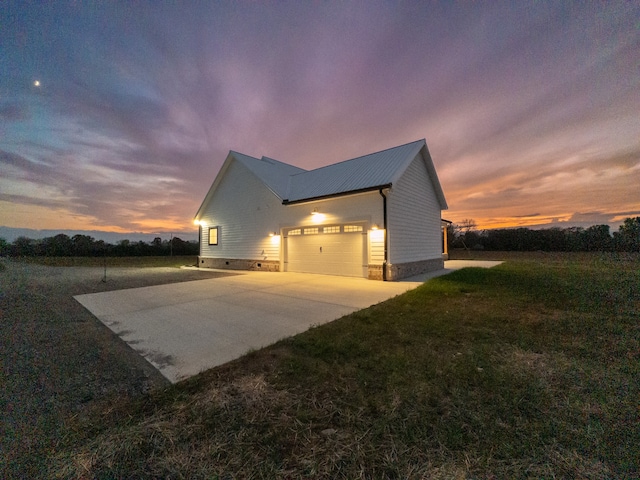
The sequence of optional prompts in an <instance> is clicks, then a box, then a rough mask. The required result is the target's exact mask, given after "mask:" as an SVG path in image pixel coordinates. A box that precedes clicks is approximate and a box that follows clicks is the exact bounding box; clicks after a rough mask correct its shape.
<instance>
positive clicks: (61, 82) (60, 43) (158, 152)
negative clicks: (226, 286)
mask: <svg viewBox="0 0 640 480" xmlns="http://www.w3.org/2000/svg"><path fill="white" fill-rule="evenodd" d="M176 3H177V5H176ZM639 19H640V4H639V3H638V2H614V1H611V2H566V1H558V2H527V1H522V2H474V3H471V2H457V3H453V2H442V3H438V2H375V1H366V2H364V1H363V2H300V1H295V2H290V3H289V2H279V1H278V2H273V1H271V2H246V3H245V2H239V3H237V2H228V3H227V2H204V1H203V2H156V1H150V2H82V1H62V0H60V1H56V2H23V1H17V0H9V1H5V2H2V3H0V65H1V67H0V225H4V226H9V227H27V228H37V229H86V230H111V231H121V232H129V231H150V232H158V231H190V230H193V229H194V226H193V224H192V219H193V215H194V214H195V212H196V210H197V209H198V207H199V205H200V202H201V201H202V198H203V197H204V195H205V193H206V191H207V190H208V188H209V186H210V185H211V183H212V181H213V179H214V177H215V175H216V173H217V172H218V170H219V168H220V166H221V165H222V163H223V161H224V159H225V157H226V155H227V153H228V151H229V150H237V151H240V152H242V153H245V154H248V155H252V156H256V157H261V156H262V155H265V156H268V157H271V158H276V159H278V160H281V161H284V162H287V163H291V164H293V165H296V166H299V167H302V168H306V169H312V168H317V167H320V166H324V165H327V164H330V163H335V162H337V161H341V160H345V159H348V158H353V157H356V156H360V155H363V154H366V153H371V152H375V151H379V150H382V149H385V148H388V147H393V146H396V145H400V144H403V143H407V142H410V141H413V140H418V139H421V138H425V139H426V140H427V145H428V146H429V150H430V152H431V155H432V157H433V159H434V163H435V165H436V169H437V171H438V174H439V177H440V182H441V183H442V186H443V188H444V191H445V195H446V197H447V200H448V203H449V211H446V212H443V216H444V217H445V218H448V219H450V220H453V221H454V222H455V221H461V220H463V219H467V218H472V219H475V220H476V222H477V224H478V226H479V227H481V228H494V227H500V226H514V225H540V224H547V223H555V222H570V223H573V224H575V223H577V222H584V224H585V225H591V224H596V223H598V224H599V223H610V224H612V225H614V227H615V225H616V222H619V221H620V220H621V219H623V218H625V217H627V216H637V215H640V113H639V112H640V20H639ZM568 224H569V223H566V224H565V225H568ZM559 225H560V226H562V224H559Z"/></svg>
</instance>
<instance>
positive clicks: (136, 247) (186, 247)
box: [0, 233, 200, 257]
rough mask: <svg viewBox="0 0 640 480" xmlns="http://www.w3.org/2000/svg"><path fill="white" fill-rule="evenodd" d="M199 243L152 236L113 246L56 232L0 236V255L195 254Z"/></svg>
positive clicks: (89, 237)
mask: <svg viewBox="0 0 640 480" xmlns="http://www.w3.org/2000/svg"><path fill="white" fill-rule="evenodd" d="M199 250H200V244H199V243H198V242H195V241H184V240H182V239H180V238H178V237H173V238H171V239H170V240H162V239H161V238H160V237H156V238H154V239H153V240H152V241H151V242H143V241H138V242H131V241H129V240H120V241H119V242H117V243H116V244H115V245H113V244H110V243H106V242H105V241H104V240H96V239H95V238H93V237H91V236H89V235H74V236H73V237H69V236H68V235H65V234H64V233H60V234H58V235H55V236H53V237H46V238H42V239H37V240H34V239H31V238H27V237H18V238H16V239H15V240H14V241H13V242H12V243H8V242H7V241H6V240H4V239H2V238H0V255H2V256H9V257H35V256H47V257H98V256H99V257H102V256H107V257H140V256H154V255H156V256H169V255H198V253H199Z"/></svg>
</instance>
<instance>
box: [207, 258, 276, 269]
mask: <svg viewBox="0 0 640 480" xmlns="http://www.w3.org/2000/svg"><path fill="white" fill-rule="evenodd" d="M198 266H199V267H202V268H220V269H223V270H254V271H264V272H279V271H280V262H279V261H273V260H247V259H240V258H209V257H198Z"/></svg>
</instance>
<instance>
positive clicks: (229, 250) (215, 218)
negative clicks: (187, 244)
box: [200, 162, 283, 261]
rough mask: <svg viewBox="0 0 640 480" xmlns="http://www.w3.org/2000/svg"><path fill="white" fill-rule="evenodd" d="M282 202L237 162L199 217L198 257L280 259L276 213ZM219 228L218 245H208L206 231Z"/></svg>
mask: <svg viewBox="0 0 640 480" xmlns="http://www.w3.org/2000/svg"><path fill="white" fill-rule="evenodd" d="M282 208H283V206H282V205H281V200H280V199H279V198H278V197H277V196H276V195H274V194H273V192H271V190H269V189H268V188H267V187H266V186H265V185H264V183H263V182H261V181H260V180H259V179H258V178H257V177H256V176H255V175H254V174H253V173H252V172H250V171H249V170H248V169H247V168H246V167H245V166H243V165H242V164H241V163H240V162H233V163H231V164H230V165H229V169H228V170H227V172H226V175H225V176H224V178H223V179H222V181H221V183H220V184H219V185H218V188H217V189H216V191H215V193H214V196H213V197H212V198H211V201H210V202H209V206H208V209H207V210H206V211H205V212H203V215H202V217H201V219H200V220H201V224H202V225H203V226H202V240H201V249H200V255H201V256H203V257H212V258H243V259H255V260H274V261H278V260H279V259H280V241H279V237H277V236H275V237H270V236H269V232H272V233H273V232H275V233H278V232H277V230H278V220H277V219H278V217H279V213H278V211H279V210H280V209H282ZM210 227H218V228H219V232H218V238H219V241H218V245H209V228H210Z"/></svg>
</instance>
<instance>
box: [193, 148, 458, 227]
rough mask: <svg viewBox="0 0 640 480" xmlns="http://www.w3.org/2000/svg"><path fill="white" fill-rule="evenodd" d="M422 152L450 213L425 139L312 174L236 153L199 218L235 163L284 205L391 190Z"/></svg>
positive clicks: (201, 208)
mask: <svg viewBox="0 0 640 480" xmlns="http://www.w3.org/2000/svg"><path fill="white" fill-rule="evenodd" d="M421 151H422V158H423V159H424V161H425V165H426V167H427V171H428V172H429V177H430V178H431V182H432V185H433V188H434V190H435V193H436V195H437V197H438V200H439V202H440V207H441V209H443V210H446V209H447V201H446V200H445V198H444V193H443V191H442V187H441V186H440V181H439V180H438V175H437V173H436V170H435V167H434V166H433V161H432V160H431V156H430V155H429V151H428V149H427V143H426V141H425V140H424V139H422V140H417V141H415V142H411V143H407V144H405V145H400V146H399V147H393V148H389V149H387V150H382V151H381V152H375V153H370V154H368V155H364V156H362V157H358V158H354V159H352V160H345V161H344V162H339V163H335V164H333V165H328V166H326V167H321V168H317V169H315V170H309V171H307V170H304V169H302V168H298V167H294V166H293V165H289V164H287V163H283V162H279V161H277V160H274V159H272V158H268V157H262V158H260V159H258V158H254V157H250V156H249V155H245V154H243V153H239V152H235V151H233V150H232V151H230V152H229V155H228V156H227V159H226V160H225V163H224V164H223V166H222V168H221V169H220V172H218V175H217V176H216V179H215V180H214V182H213V185H211V188H210V189H209V192H208V193H207V196H206V197H205V199H204V201H203V202H202V205H201V206H200V209H198V212H197V213H196V219H197V218H199V216H200V214H201V212H202V211H204V209H205V207H206V205H207V204H208V202H209V200H210V198H211V197H212V196H213V192H214V191H215V190H216V188H217V186H218V184H219V182H220V181H221V178H222V177H223V176H224V173H225V172H226V170H227V168H228V167H229V165H230V163H231V162H233V161H234V160H236V161H238V162H240V163H242V164H243V165H244V166H245V167H246V168H248V169H249V170H250V171H251V172H253V173H254V174H255V175H256V176H257V177H258V178H259V179H260V180H261V181H262V182H263V183H264V184H265V185H266V186H267V187H268V188H269V189H270V190H271V191H272V192H273V193H274V194H275V195H277V196H278V197H279V198H280V199H281V200H282V203H284V204H290V203H301V202H307V201H312V200H318V199H321V198H328V197H333V196H339V195H347V194H353V193H358V192H364V191H370V190H374V189H376V190H377V189H378V188H384V187H390V186H392V184H393V183H394V182H396V181H397V180H398V179H399V178H400V176H401V175H402V174H403V173H404V171H405V170H406V169H407V167H408V166H409V164H410V163H411V162H412V161H413V159H414V158H416V155H418V153H420V152H421Z"/></svg>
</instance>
